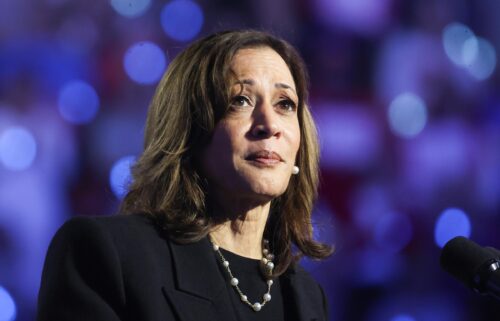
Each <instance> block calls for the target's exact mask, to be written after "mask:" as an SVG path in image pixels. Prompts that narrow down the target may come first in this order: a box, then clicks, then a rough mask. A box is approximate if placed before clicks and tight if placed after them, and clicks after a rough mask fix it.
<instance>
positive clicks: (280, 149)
mask: <svg viewBox="0 0 500 321" xmlns="http://www.w3.org/2000/svg"><path fill="white" fill-rule="evenodd" d="M231 69H232V71H233V72H234V75H235V77H234V78H235V79H234V82H233V83H232V87H231V97H232V98H231V107H230V111H229V112H228V114H227V115H226V116H225V117H224V119H223V120H221V121H220V122H219V123H218V124H217V126H216V128H215V131H214V135H213V139H212V141H211V143H210V144H209V145H208V146H207V148H206V149H205V150H204V152H203V154H202V160H201V163H202V169H203V172H204V174H205V176H206V177H207V179H208V181H209V184H210V191H211V194H210V197H211V198H212V200H214V201H215V204H216V211H217V213H216V215H218V216H220V217H222V218H223V220H222V223H221V224H220V225H218V226H217V227H216V228H215V229H214V230H213V231H212V232H211V233H210V237H211V238H212V239H213V240H214V241H215V243H217V244H218V245H219V246H221V247H222V248H224V249H226V250H229V251H231V252H233V253H236V254H239V255H241V256H245V257H249V258H255V259H260V258H262V236H263V233H264V228H265V225H266V221H267V218H268V215H269V209H270V204H271V200H272V199H274V198H276V197H278V196H280V195H281V194H283V193H284V192H285V190H286V188H287V186H288V183H289V181H290V176H291V175H292V168H293V166H294V163H295V159H296V156H297V152H298V150H299V144H300V127H299V121H298V116H297V106H298V96H297V94H296V88H295V82H294V81H293V77H292V75H291V73H290V70H289V69H288V66H287V65H286V63H285V61H284V60H283V59H282V58H281V56H279V54H278V53H276V52H275V51H274V50H272V49H270V48H268V47H261V48H248V49H241V50H239V51H238V52H237V53H236V55H235V57H234V58H233V60H232V63H231ZM261 150H266V151H271V152H274V153H277V154H279V156H280V160H270V159H266V157H260V158H259V157H258V158H254V159H251V158H249V155H252V154H253V153H255V152H257V151H261Z"/></svg>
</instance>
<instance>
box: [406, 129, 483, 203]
mask: <svg viewBox="0 0 500 321" xmlns="http://www.w3.org/2000/svg"><path fill="white" fill-rule="evenodd" d="M473 138H474V136H473V134H472V132H471V131H470V130H469V129H468V128H467V127H465V125H464V124H463V123H462V122H459V121H445V122H441V123H434V124H432V126H428V127H427V128H426V130H425V131H423V132H422V133H421V134H420V135H418V136H417V137H415V138H414V139H412V140H407V141H405V143H404V144H403V146H402V149H401V152H402V158H403V159H402V167H401V168H402V170H403V172H402V174H401V175H400V177H401V178H402V179H403V184H404V185H406V186H407V187H409V188H410V190H411V191H412V193H414V195H415V197H413V198H412V201H414V202H418V203H419V204H420V203H422V202H427V201H430V199H432V197H437V196H436V195H437V194H436V191H438V190H439V189H440V188H443V187H446V186H450V185H451V184H457V183H460V182H463V179H464V177H465V176H466V175H467V173H468V172H469V170H470V168H471V167H470V164H472V162H473V158H474V155H475V147H474V144H475V143H473Z"/></svg>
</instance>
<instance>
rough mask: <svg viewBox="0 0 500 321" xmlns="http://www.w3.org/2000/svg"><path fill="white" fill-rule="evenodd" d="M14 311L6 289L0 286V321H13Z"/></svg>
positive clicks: (13, 303) (14, 304)
mask: <svg viewBox="0 0 500 321" xmlns="http://www.w3.org/2000/svg"><path fill="white" fill-rule="evenodd" d="M16 310H17V309H16V303H15V302H14V299H13V298H12V296H11V295H10V294H9V292H7V290H6V289H4V288H3V287H1V286H0V321H14V320H15V319H16V314H17V311H16Z"/></svg>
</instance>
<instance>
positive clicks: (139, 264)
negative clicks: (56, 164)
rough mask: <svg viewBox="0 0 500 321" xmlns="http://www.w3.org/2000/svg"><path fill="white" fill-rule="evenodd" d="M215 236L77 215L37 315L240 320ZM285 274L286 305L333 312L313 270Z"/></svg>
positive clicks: (106, 320)
mask: <svg viewBox="0 0 500 321" xmlns="http://www.w3.org/2000/svg"><path fill="white" fill-rule="evenodd" d="M208 242H209V241H208V239H207V238H204V239H203V240H201V241H199V242H196V243H192V244H188V245H180V244H177V243H174V242H171V241H169V240H168V238H165V237H164V236H162V233H160V232H159V231H158V230H157V229H156V228H155V226H154V225H153V224H152V223H151V221H150V220H149V219H148V218H147V217H146V216H144V215H128V216H111V217H101V218H97V217H77V218H73V219H71V220H69V221H68V222H66V223H65V224H64V225H63V226H62V227H61V228H60V229H59V231H58V232H57V233H56V235H55V236H54V239H53V240H52V243H51V245H50V247H49V250H48V253H47V257H46V260H45V266H44V269H43V275H42V282H41V287H40V292H39V297H38V315H37V320H38V321H58V320H61V321H64V320H68V321H69V320H71V321H78V320H96V321H97V320H102V321H118V320H130V321H132V320H134V321H168V320H179V321H205V320H206V321H209V320H214V321H216V320H217V321H225V320H235V319H236V316H235V315H234V312H233V310H232V309H228V308H227V307H231V303H230V302H231V301H230V298H229V296H228V292H227V288H226V284H225V282H227V280H225V279H224V278H223V277H222V275H221V274H220V272H219V270H218V266H217V264H218V262H217V261H216V258H215V256H214V255H213V253H212V252H211V251H207V249H209V248H210V247H209V244H208ZM280 282H281V284H282V287H285V288H288V289H290V291H292V292H293V295H292V297H293V298H294V301H295V304H294V305H293V306H287V307H285V309H293V310H294V311H295V313H296V315H297V317H298V319H299V320H301V321H305V320H307V321H312V320H316V321H326V320H327V303H326V299H325V295H324V293H323V290H322V289H321V287H320V286H319V285H318V283H316V281H314V280H313V279H312V278H311V277H310V276H309V274H308V273H307V272H305V271H304V270H303V269H302V268H300V267H297V268H290V269H289V271H287V273H285V275H284V276H282V277H281V279H280ZM293 310H292V311H293Z"/></svg>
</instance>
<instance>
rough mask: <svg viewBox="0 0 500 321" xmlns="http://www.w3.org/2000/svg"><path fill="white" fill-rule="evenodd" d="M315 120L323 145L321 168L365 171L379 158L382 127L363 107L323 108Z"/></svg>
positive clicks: (331, 106)
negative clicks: (364, 169)
mask: <svg viewBox="0 0 500 321" xmlns="http://www.w3.org/2000/svg"><path fill="white" fill-rule="evenodd" d="M318 107H320V108H317V109H316V112H315V120H316V123H317V126H318V132H319V139H320V144H321V158H320V159H321V165H322V166H324V167H326V168H342V169H351V170H361V169H363V168H366V167H367V166H369V165H370V164H372V162H374V160H375V159H376V158H377V156H378V155H379V152H380V149H381V148H382V146H381V135H380V127H379V125H378V123H377V120H376V119H375V118H374V117H373V116H372V115H371V114H370V113H367V112H366V110H365V108H367V107H363V106H355V105H346V106H337V105H328V104H325V105H320V106H318Z"/></svg>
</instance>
